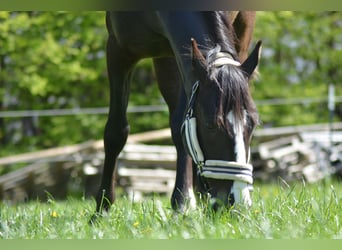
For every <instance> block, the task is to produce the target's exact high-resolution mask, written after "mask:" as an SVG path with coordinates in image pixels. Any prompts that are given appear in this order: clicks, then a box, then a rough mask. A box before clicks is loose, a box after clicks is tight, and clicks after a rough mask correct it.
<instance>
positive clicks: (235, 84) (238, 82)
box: [206, 12, 259, 128]
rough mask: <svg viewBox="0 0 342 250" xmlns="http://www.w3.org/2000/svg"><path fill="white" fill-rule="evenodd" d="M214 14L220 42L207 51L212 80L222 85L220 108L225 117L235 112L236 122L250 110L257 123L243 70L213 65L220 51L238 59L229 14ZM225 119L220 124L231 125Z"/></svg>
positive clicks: (216, 34) (255, 110)
mask: <svg viewBox="0 0 342 250" xmlns="http://www.w3.org/2000/svg"><path fill="white" fill-rule="evenodd" d="M211 15H212V16H211V17H214V19H213V21H215V22H216V24H215V26H214V27H216V31H215V36H216V37H215V40H216V41H217V44H216V45H214V46H212V48H211V49H208V50H207V52H206V57H207V62H208V77H209V79H210V80H211V81H213V82H216V83H217V84H219V89H220V90H221V93H220V102H219V103H220V107H219V110H220V112H222V116H223V117H226V116H227V115H228V113H229V112H230V111H232V112H233V114H234V116H235V117H236V118H237V119H236V120H237V121H239V120H240V121H241V120H243V119H245V112H247V113H248V114H249V117H250V119H251V122H252V123H253V124H258V119H259V118H258V113H257V109H256V106H255V103H254V101H253V99H252V96H251V94H250V90H249V85H248V79H247V77H246V76H245V74H244V72H243V70H242V69H241V68H240V67H239V66H235V65H231V64H226V65H223V66H220V67H211V63H210V62H211V60H210V58H211V57H212V56H213V55H215V54H216V53H218V52H226V53H229V54H230V55H231V57H232V58H233V59H234V60H236V61H238V56H237V52H236V49H235V42H236V37H235V33H234V29H233V28H232V26H231V24H230V23H229V22H228V17H227V15H226V13H223V12H214V13H211ZM226 120H227V119H224V120H223V121H222V120H221V121H220V120H218V123H223V124H218V125H219V126H224V127H225V128H229V126H228V124H226V122H225V121H226Z"/></svg>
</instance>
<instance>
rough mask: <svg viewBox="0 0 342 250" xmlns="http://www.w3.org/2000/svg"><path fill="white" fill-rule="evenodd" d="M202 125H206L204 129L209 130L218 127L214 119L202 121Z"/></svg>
mask: <svg viewBox="0 0 342 250" xmlns="http://www.w3.org/2000/svg"><path fill="white" fill-rule="evenodd" d="M204 126H205V127H206V129H209V130H213V129H217V128H218V126H217V123H216V122H214V121H206V122H205V123H204Z"/></svg>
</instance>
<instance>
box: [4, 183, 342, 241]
mask: <svg viewBox="0 0 342 250" xmlns="http://www.w3.org/2000/svg"><path fill="white" fill-rule="evenodd" d="M253 200H254V203H253V206H252V207H251V208H250V209H248V210H247V209H243V208H235V209H234V208H233V209H231V210H230V211H222V212H218V213H217V214H213V213H212V212H211V211H209V210H208V209H207V208H206V206H203V205H202V206H200V207H199V208H198V209H196V210H194V211H189V212H188V213H187V214H185V215H180V214H175V213H173V212H172V210H171V209H170V205H169V197H151V198H148V199H146V200H145V201H142V202H132V201H129V200H128V199H126V198H118V200H117V201H116V203H115V205H113V206H112V209H111V210H110V211H109V212H108V213H107V214H106V215H105V216H104V217H103V218H102V219H101V220H100V221H99V222H98V223H97V224H96V225H93V226H90V225H88V220H89V218H90V216H91V214H92V212H93V209H94V207H95V203H94V201H93V200H82V199H75V198H69V199H68V200H66V201H55V200H54V199H53V198H50V199H49V200H48V202H46V203H45V202H44V203H43V202H38V201H35V202H29V203H25V204H18V205H9V204H5V203H2V204H1V205H0V209H1V210H0V213H1V214H0V223H1V224H0V238H3V239H11V238H12V239H13V238H16V239H56V238H58V239H102V238H105V239H131V238H134V239H141V238H143V239H189V238H191V239H203V238H205V239H249V238H252V239H288V238H290V239H297V238H305V239H316V238H319V239H335V238H339V239H340V238H342V183H339V182H336V181H330V180H328V181H325V182H322V183H316V184H314V185H308V184H304V183H296V184H292V185H287V184H286V183H282V182H281V181H280V182H279V183H278V184H273V185H270V184H268V185H265V184H260V185H258V184H256V185H255V186H254V192H253Z"/></svg>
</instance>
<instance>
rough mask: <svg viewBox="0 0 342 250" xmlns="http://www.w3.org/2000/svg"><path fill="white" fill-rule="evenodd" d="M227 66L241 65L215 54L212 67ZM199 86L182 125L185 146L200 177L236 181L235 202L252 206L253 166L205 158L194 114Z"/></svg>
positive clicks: (194, 92)
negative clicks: (250, 191) (250, 192)
mask: <svg viewBox="0 0 342 250" xmlns="http://www.w3.org/2000/svg"><path fill="white" fill-rule="evenodd" d="M227 64H231V65H234V66H240V65H241V64H240V63H239V62H238V61H235V60H234V59H233V58H232V57H231V56H230V54H228V53H224V52H219V53H217V54H215V58H214V59H213V60H212V62H211V63H210V65H211V66H214V67H221V66H223V65H227ZM198 86H199V81H197V82H195V84H194V85H193V87H192V92H191V96H190V100H189V103H188V111H187V114H186V117H185V120H184V123H183V125H182V133H183V136H184V137H185V144H186V147H187V149H188V152H189V154H190V156H191V157H192V159H193V161H194V162H195V163H196V165H197V167H198V171H199V173H200V176H202V177H205V178H211V179H220V180H232V181H234V184H233V187H232V191H231V192H232V193H233V194H234V199H235V201H237V202H239V203H244V204H247V205H251V203H252V201H251V198H250V195H249V190H250V187H248V185H251V184H253V166H252V165H251V164H249V163H240V162H236V161H223V160H212V159H205V157H204V154H203V151H202V149H201V147H200V144H199V141H198V137H197V122H196V117H194V112H193V109H194V100H195V97H196V92H197V89H198Z"/></svg>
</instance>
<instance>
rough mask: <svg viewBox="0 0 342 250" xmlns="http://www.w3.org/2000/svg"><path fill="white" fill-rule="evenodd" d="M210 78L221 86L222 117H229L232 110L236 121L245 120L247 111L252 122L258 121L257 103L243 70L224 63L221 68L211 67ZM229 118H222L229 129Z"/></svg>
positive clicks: (220, 104) (220, 108) (220, 107)
mask: <svg viewBox="0 0 342 250" xmlns="http://www.w3.org/2000/svg"><path fill="white" fill-rule="evenodd" d="M209 79H210V80H211V81H212V82H213V84H217V85H218V86H219V89H220V92H221V93H219V96H218V98H219V102H218V105H219V108H218V110H219V111H220V112H221V114H218V116H220V117H225V118H226V117H228V114H229V113H230V112H232V114H233V115H234V117H235V118H236V119H235V121H236V122H238V121H243V120H244V119H245V113H246V112H247V113H248V115H249V117H250V119H251V122H252V123H254V124H257V123H258V114H257V109H256V106H255V103H254V101H253V99H252V97H251V94H250V90H249V86H248V81H247V79H246V77H245V75H244V73H243V72H242V70H241V69H240V68H239V67H237V66H234V65H230V64H227V65H223V66H221V67H219V68H214V67H213V68H211V69H209ZM226 121H227V119H223V120H220V119H218V122H221V123H222V124H218V125H219V126H224V127H225V128H226V129H228V131H229V125H228V124H227V123H226Z"/></svg>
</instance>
